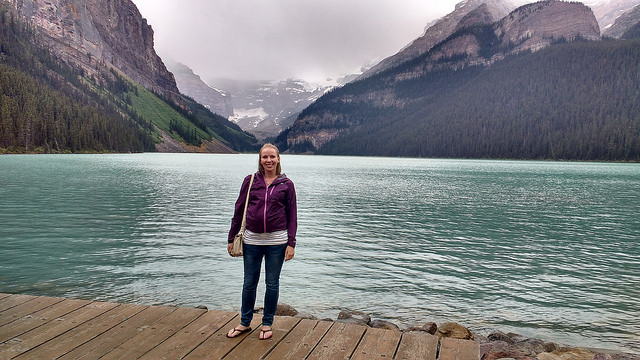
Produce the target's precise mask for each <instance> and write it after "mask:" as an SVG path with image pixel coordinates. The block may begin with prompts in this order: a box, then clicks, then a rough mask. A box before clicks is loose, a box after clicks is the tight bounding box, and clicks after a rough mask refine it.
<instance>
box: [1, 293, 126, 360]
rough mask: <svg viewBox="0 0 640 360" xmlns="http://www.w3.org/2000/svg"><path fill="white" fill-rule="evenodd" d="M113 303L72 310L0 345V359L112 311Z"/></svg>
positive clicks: (100, 303) (26, 349)
mask: <svg viewBox="0 0 640 360" xmlns="http://www.w3.org/2000/svg"><path fill="white" fill-rule="evenodd" d="M115 306H116V304H114V303H104V302H94V303H90V304H88V305H86V306H83V307H81V308H79V309H77V310H74V311H72V312H70V313H68V314H66V315H64V316H63V317H59V318H57V319H55V320H53V321H50V322H48V323H46V324H44V325H42V326H39V327H37V328H35V329H33V330H30V331H28V332H26V333H24V334H22V335H20V338H13V339H11V340H9V341H7V342H5V343H2V344H0V359H12V358H14V357H16V356H18V355H20V354H22V353H24V352H26V351H28V350H30V349H33V348H35V347H36V346H38V345H40V344H42V343H44V342H46V341H48V340H50V339H52V338H54V337H56V336H58V335H60V334H63V333H65V332H67V331H69V330H71V329H73V328H74V327H76V326H78V325H80V324H82V323H84V322H85V321H88V320H90V319H93V318H95V317H96V316H98V315H100V314H102V313H104V312H106V311H108V310H110V309H113V308H114V307H115Z"/></svg>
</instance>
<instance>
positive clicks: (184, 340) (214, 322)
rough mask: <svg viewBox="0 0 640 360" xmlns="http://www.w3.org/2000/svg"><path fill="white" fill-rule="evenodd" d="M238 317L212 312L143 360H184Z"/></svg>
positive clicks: (147, 354) (149, 353) (221, 312)
mask: <svg viewBox="0 0 640 360" xmlns="http://www.w3.org/2000/svg"><path fill="white" fill-rule="evenodd" d="M236 316H237V314H236V313H232V312H225V311H215V310H210V311H208V312H207V313H206V314H204V315H202V316H200V317H199V318H197V319H196V320H195V321H194V322H192V323H191V324H189V325H187V326H186V327H185V328H184V329H182V330H180V331H179V332H177V333H175V334H174V335H173V336H171V337H170V338H169V339H167V340H166V341H164V342H163V343H162V344H160V345H158V346H156V347H155V348H154V349H153V350H151V351H149V352H148V353H146V354H144V355H143V356H142V357H141V359H148V360H155V359H182V358H183V357H185V356H186V355H187V354H189V353H190V352H192V351H193V350H194V349H195V348H197V347H198V346H199V345H200V344H202V343H203V342H204V341H205V340H206V339H208V338H209V337H210V336H211V335H213V334H214V333H215V332H216V331H219V330H220V329H222V328H223V327H225V326H226V325H227V324H228V323H229V322H230V321H231V320H233V319H234V318H235V317H236Z"/></svg>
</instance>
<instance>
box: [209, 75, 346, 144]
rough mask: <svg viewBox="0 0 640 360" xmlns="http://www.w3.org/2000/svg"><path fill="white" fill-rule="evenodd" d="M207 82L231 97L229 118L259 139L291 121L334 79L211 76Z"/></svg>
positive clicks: (328, 87)
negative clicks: (320, 80) (231, 78)
mask: <svg viewBox="0 0 640 360" xmlns="http://www.w3.org/2000/svg"><path fill="white" fill-rule="evenodd" d="M209 83H211V84H213V85H214V86H215V87H216V88H219V89H224V91H225V93H227V94H229V95H230V97H231V105H232V107H233V115H231V116H230V117H229V120H231V121H233V122H235V123H237V124H238V125H239V126H240V127H241V128H242V129H243V130H245V131H248V132H250V133H252V134H254V135H255V136H256V137H257V138H259V139H266V138H269V137H275V136H276V135H278V134H279V133H280V132H281V131H282V130H284V129H286V128H287V127H289V126H290V125H291V124H293V121H294V120H295V116H296V115H297V114H298V113H299V112H300V111H302V109H304V108H305V107H307V106H309V104H311V103H312V102H314V101H315V100H317V99H318V98H319V97H320V96H322V95H323V94H324V93H325V92H326V91H328V90H329V89H331V88H333V87H334V86H336V85H338V84H337V83H329V84H318V83H310V82H307V81H303V80H299V79H287V80H283V81H236V80H226V79H213V80H210V81H209Z"/></svg>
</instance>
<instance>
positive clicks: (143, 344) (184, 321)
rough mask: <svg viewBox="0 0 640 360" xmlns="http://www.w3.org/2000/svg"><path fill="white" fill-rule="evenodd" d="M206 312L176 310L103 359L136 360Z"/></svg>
mask: <svg viewBox="0 0 640 360" xmlns="http://www.w3.org/2000/svg"><path fill="white" fill-rule="evenodd" d="M206 312H207V311H206V310H201V309H195V308H177V309H176V310H175V311H174V312H172V313H171V314H169V315H167V316H165V317H163V318H161V319H159V320H158V321H156V322H155V323H153V324H151V325H150V326H149V327H148V328H146V329H145V330H144V331H141V332H140V333H139V334H138V335H136V336H134V337H132V338H131V339H129V340H128V341H126V342H124V343H122V344H120V345H119V346H118V347H116V348H115V349H113V350H112V351H110V352H109V353H108V354H106V355H105V356H104V359H105V360H106V359H126V360H128V359H137V358H139V357H141V356H142V355H144V354H145V353H146V352H148V351H150V350H152V349H153V348H154V347H156V346H158V344H160V343H162V342H163V341H165V340H166V339H168V338H169V337H170V336H171V335H173V334H175V333H176V332H178V331H180V330H181V329H182V328H184V327H185V326H187V325H188V324H190V323H191V322H192V321H194V320H195V319H197V318H199V317H200V316H202V315H204V313H206Z"/></svg>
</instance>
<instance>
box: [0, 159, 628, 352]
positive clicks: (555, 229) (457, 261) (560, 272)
mask: <svg viewBox="0 0 640 360" xmlns="http://www.w3.org/2000/svg"><path fill="white" fill-rule="evenodd" d="M282 166H283V170H284V172H285V173H287V175H288V176H289V177H290V178H291V179H292V180H293V181H294V183H295V185H296V189H297V193H298V208H299V213H298V216H299V232H298V237H297V238H298V247H297V248H296V257H295V259H294V260H293V261H290V262H288V263H286V264H285V266H284V269H283V275H282V282H281V298H280V301H281V302H284V303H288V304H291V305H293V306H294V307H295V308H297V309H298V310H300V311H302V312H306V313H312V314H314V315H316V316H318V317H321V318H324V317H330V318H334V319H335V318H336V317H337V314H338V312H339V311H340V310H343V309H346V310H359V311H364V312H367V313H370V314H372V317H373V318H375V319H383V320H388V321H392V322H395V323H396V324H398V325H399V326H401V327H407V326H412V325H422V324H423V323H425V322H428V321H434V322H436V323H438V324H440V323H442V322H445V321H456V322H459V323H461V324H463V325H465V326H467V327H469V328H470V329H471V330H473V331H476V332H478V333H481V334H485V335H486V334H487V333H488V332H489V331H490V330H492V329H497V330H501V331H504V332H509V331H513V332H516V333H520V334H523V335H526V336H530V337H536V338H541V339H546V340H551V341H556V342H561V343H566V344H570V345H576V346H593V347H601V348H609V349H618V350H625V351H631V352H640V216H639V214H640V165H638V164H617V163H616V164H608V163H573V162H571V163H566V162H533V161H480V160H478V161H473V160H437V159H399V158H359V157H323V156H297V155H283V156H282ZM256 167H257V155H255V154H252V155H209V154H133V155H17V156H13V155H12V156H0V292H8V293H25V294H35V295H50V296H66V297H79V298H87V299H95V300H101V301H117V302H136V303H144V304H174V305H181V306H195V305H201V304H202V305H207V306H209V308H212V309H217V310H228V311H236V310H238V309H239V302H240V292H241V282H242V261H241V260H239V259H232V258H230V257H229V256H228V255H227V253H226V238H227V232H228V227H229V223H230V218H231V215H232V209H233V203H234V201H235V199H236V198H237V196H238V192H239V190H240V184H241V182H242V179H243V177H244V176H245V175H247V174H249V173H251V172H253V171H254V169H255V168H256ZM259 291H260V293H261V294H262V293H263V291H264V288H263V287H262V285H261V287H260V288H259ZM260 297H261V295H259V298H260ZM260 302H261V300H259V304H258V305H259V306H260V305H261V304H260Z"/></svg>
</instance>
